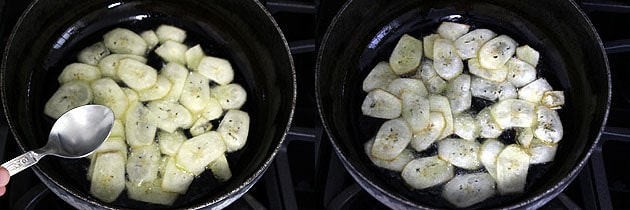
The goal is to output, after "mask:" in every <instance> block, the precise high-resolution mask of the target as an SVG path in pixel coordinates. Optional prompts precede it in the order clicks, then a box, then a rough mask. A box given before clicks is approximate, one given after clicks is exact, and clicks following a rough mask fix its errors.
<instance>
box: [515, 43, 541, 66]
mask: <svg viewBox="0 0 630 210" xmlns="http://www.w3.org/2000/svg"><path fill="white" fill-rule="evenodd" d="M516 57H517V58H518V59H521V60H523V61H525V62H527V63H529V64H530V65H532V66H534V67H536V65H538V60H539V59H540V53H539V52H538V51H536V50H534V48H532V47H530V46H529V45H523V46H520V47H517V48H516Z"/></svg>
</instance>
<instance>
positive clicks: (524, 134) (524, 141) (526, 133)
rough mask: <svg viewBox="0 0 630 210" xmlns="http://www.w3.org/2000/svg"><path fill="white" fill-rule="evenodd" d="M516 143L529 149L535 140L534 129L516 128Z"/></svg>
mask: <svg viewBox="0 0 630 210" xmlns="http://www.w3.org/2000/svg"><path fill="white" fill-rule="evenodd" d="M514 130H515V131H516V143H518V144H519V145H521V147H523V148H529V146H530V145H531V143H532V140H533V139H534V131H532V128H516V129H514Z"/></svg>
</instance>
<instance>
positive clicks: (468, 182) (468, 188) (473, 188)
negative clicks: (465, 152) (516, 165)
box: [442, 173, 496, 208]
mask: <svg viewBox="0 0 630 210" xmlns="http://www.w3.org/2000/svg"><path fill="white" fill-rule="evenodd" d="M495 194H496V191H495V182H494V179H493V178H492V176H490V175H489V174H488V173H472V174H463V175H457V176H455V177H453V179H451V180H450V181H448V182H447V183H446V184H445V185H444V188H443V189H442V197H443V198H444V199H446V200H447V201H448V202H449V203H451V204H453V205H455V206H456V207H457V208H465V207H469V206H472V205H475V204H477V203H480V202H482V201H484V200H486V199H488V198H490V197H492V196H494V195H495Z"/></svg>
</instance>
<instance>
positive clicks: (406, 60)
mask: <svg viewBox="0 0 630 210" xmlns="http://www.w3.org/2000/svg"><path fill="white" fill-rule="evenodd" d="M422 52H423V51H422V41H420V40H418V39H416V38H414V37H412V36H409V35H408V34H404V35H403V36H402V37H401V38H400V39H399V40H398V43H396V47H394V50H393V51H392V54H391V55H390V57H389V65H391V67H392V70H394V73H395V74H397V75H402V74H407V73H410V72H412V71H414V70H416V68H418V66H419V65H420V60H421V59H422Z"/></svg>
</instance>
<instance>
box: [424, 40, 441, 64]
mask: <svg viewBox="0 0 630 210" xmlns="http://www.w3.org/2000/svg"><path fill="white" fill-rule="evenodd" d="M439 38H441V37H440V35H439V34H429V35H426V36H424V37H422V45H423V50H424V56H425V57H427V58H429V59H433V44H434V43H435V40H436V39H439Z"/></svg>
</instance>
